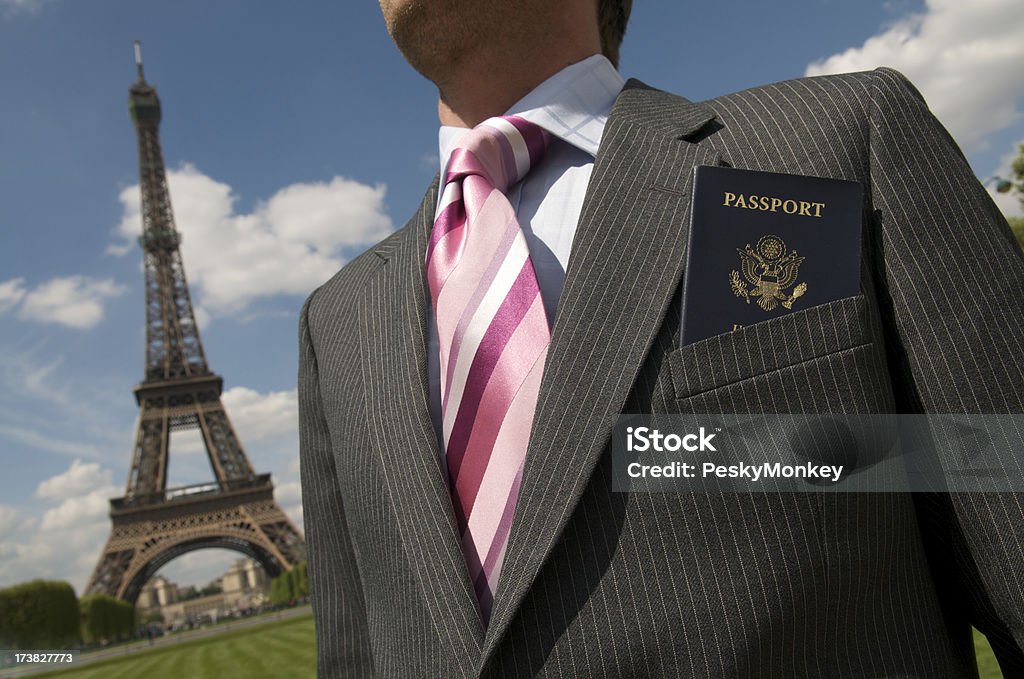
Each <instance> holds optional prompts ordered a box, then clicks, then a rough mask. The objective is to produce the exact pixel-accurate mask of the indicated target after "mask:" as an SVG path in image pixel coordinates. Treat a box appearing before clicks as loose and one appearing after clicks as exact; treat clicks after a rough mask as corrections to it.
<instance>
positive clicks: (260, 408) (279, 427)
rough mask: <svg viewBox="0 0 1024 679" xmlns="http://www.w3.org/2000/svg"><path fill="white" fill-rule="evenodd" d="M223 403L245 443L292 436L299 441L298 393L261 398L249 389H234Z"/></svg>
mask: <svg viewBox="0 0 1024 679" xmlns="http://www.w3.org/2000/svg"><path fill="white" fill-rule="evenodd" d="M221 400H222V401H223V403H224V408H225V409H227V411H228V416H229V417H230V418H231V422H232V423H233V424H234V426H235V429H236V430H237V432H238V435H239V437H240V438H241V439H242V440H243V441H258V440H261V439H266V438H270V437H275V436H288V435H291V436H294V437H295V438H296V442H297V441H298V426H299V401H298V394H297V392H296V390H295V389H292V390H290V391H275V392H270V393H268V394H261V393H259V392H257V391H254V390H252V389H249V388H247V387H232V388H231V389H228V390H227V391H225V392H224V394H223V395H222V396H221Z"/></svg>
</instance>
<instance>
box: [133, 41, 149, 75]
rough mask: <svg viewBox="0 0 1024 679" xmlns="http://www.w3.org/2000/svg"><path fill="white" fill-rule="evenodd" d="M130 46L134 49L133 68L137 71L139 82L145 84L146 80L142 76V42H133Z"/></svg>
mask: <svg viewBox="0 0 1024 679" xmlns="http://www.w3.org/2000/svg"><path fill="white" fill-rule="evenodd" d="M132 46H134V47H135V68H137V69H138V70H139V82H140V83H141V82H145V81H146V78H145V77H144V76H143V75H142V41H141V40H135V41H134V42H132Z"/></svg>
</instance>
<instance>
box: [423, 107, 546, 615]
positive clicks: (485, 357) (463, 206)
mask: <svg viewBox="0 0 1024 679" xmlns="http://www.w3.org/2000/svg"><path fill="white" fill-rule="evenodd" d="M548 139H549V136H548V133H547V132H546V131H544V130H543V129H542V128H540V127H538V126H537V125H534V124H533V123H531V122H529V121H527V120H524V119H523V118H519V117H516V116H510V117H505V118H491V119H489V120H485V121H484V122H483V123H481V124H480V125H478V126H477V127H475V128H474V129H473V130H471V131H469V132H467V133H466V135H465V136H464V137H463V138H462V140H460V142H459V145H458V147H457V148H456V149H455V151H454V152H453V153H452V155H451V159H450V161H449V164H448V172H447V174H446V176H445V186H444V192H443V193H442V195H441V204H440V208H439V209H438V216H437V219H436V220H435V221H434V228H433V232H432V233H431V238H430V245H429V246H428V249H427V257H426V268H427V282H428V285H429V286H430V296H431V301H432V303H433V305H434V316H435V318H436V320H437V339H438V348H439V350H440V373H441V414H442V421H443V438H444V445H445V450H446V458H447V462H448V477H449V483H450V487H451V494H452V504H453V506H454V509H455V517H456V521H457V522H458V526H459V531H460V533H461V537H462V551H463V553H464V554H465V556H466V564H467V566H468V567H469V576H470V580H471V581H472V582H473V586H474V588H475V590H476V595H477V599H478V600H479V602H480V613H481V616H482V618H483V622H484V625H486V624H487V623H488V621H489V620H490V614H491V606H492V604H493V602H494V592H495V590H496V588H497V584H498V577H499V575H500V574H501V564H502V560H503V559H504V556H505V547H506V545H507V544H508V534H509V527H510V525H511V523H512V515H513V512H514V511H515V506H516V496H517V495H518V493H519V483H520V480H521V478H522V473H523V462H524V461H525V459H526V448H527V444H528V443H529V440H530V427H531V425H532V424H533V413H534V409H535V408H536V406H537V393H538V390H539V389H540V378H541V374H542V373H543V371H544V360H545V358H546V356H547V350H548V344H549V342H550V341H551V333H550V330H549V329H548V322H547V316H546V315H545V313H544V304H543V302H542V301H541V296H540V288H539V287H538V285H537V275H536V273H535V272H534V269H533V263H532V262H531V261H530V253H529V250H528V249H527V246H526V239H525V238H524V236H523V231H522V229H521V228H520V227H519V222H518V221H517V220H516V214H515V210H513V209H512V205H511V204H510V203H509V201H508V198H506V197H505V192H506V191H508V189H509V188H510V187H511V186H513V185H515V184H516V182H518V181H519V180H521V179H522V178H523V177H524V176H525V175H526V173H527V172H528V171H529V170H530V168H531V167H532V166H535V165H536V164H537V163H538V162H540V159H541V156H542V154H543V153H544V150H545V149H546V147H547V144H548Z"/></svg>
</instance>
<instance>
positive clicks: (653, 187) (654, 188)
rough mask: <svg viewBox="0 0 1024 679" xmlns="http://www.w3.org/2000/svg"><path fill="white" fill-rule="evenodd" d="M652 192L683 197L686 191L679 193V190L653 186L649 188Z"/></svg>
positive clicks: (659, 185)
mask: <svg viewBox="0 0 1024 679" xmlns="http://www.w3.org/2000/svg"><path fill="white" fill-rule="evenodd" d="M651 190H652V191H661V192H662V193H671V194H673V195H676V196H685V195H686V191H680V190H679V189H673V188H672V187H671V186H662V185H661V184H655V185H653V186H652V187H651Z"/></svg>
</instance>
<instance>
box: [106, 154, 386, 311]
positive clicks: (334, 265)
mask: <svg viewBox="0 0 1024 679" xmlns="http://www.w3.org/2000/svg"><path fill="white" fill-rule="evenodd" d="M167 181H168V185H169V188H170V191H171V201H172V203H173V205H174V214H175V222H176V226H177V228H178V230H179V231H180V232H181V234H182V243H181V249H182V256H183V258H184V260H185V269H186V271H187V274H188V278H189V283H190V284H191V285H192V287H193V290H194V291H195V292H196V293H198V301H199V304H200V305H201V306H202V307H203V308H204V309H205V310H206V311H208V312H211V313H213V312H234V311H239V310H241V309H243V308H245V306H246V305H248V304H249V303H250V302H252V301H253V300H254V299H257V298H260V297H265V296H270V295H277V294H289V295H304V294H306V293H308V292H309V291H311V290H312V289H313V288H315V287H316V286H317V285H319V284H320V283H322V282H324V281H325V280H327V279H328V278H329V277H330V276H331V275H333V274H334V272H335V271H337V270H338V269H339V268H340V267H341V265H342V264H344V262H345V259H346V256H350V255H351V254H352V253H354V252H356V251H361V250H363V249H365V248H366V247H368V246H369V245H372V244H373V243H375V242H377V241H379V240H380V239H382V238H384V237H385V236H386V235H387V234H388V233H390V232H391V231H392V230H393V228H394V226H393V225H392V223H391V219H390V217H388V215H387V213H386V206H385V202H384V199H385V194H386V188H385V186H384V185H383V184H378V185H377V186H367V185H365V184H360V183H359V182H356V181H352V180H349V179H345V178H343V177H334V178H333V179H331V180H330V181H329V182H313V183H308V184H292V185H291V186H287V187H285V188H283V189H281V190H280V191H278V192H277V193H275V194H274V195H273V196H272V197H271V198H270V199H269V200H267V201H265V202H261V203H259V204H258V205H257V206H256V207H255V209H254V210H253V211H252V212H249V213H238V212H236V210H235V203H236V201H237V197H236V196H235V195H234V193H233V192H232V189H231V187H230V186H228V185H227V184H224V183H222V182H218V181H216V180H214V179H212V178H210V177H208V176H206V175H205V174H203V173H202V172H200V171H199V170H197V169H196V168H195V167H193V166H191V165H185V166H184V167H182V168H181V169H179V170H174V171H170V172H168V176H167ZM120 200H121V203H122V205H123V208H124V212H123V216H122V219H121V223H120V225H119V226H118V228H117V232H118V234H119V235H120V236H122V237H123V241H122V242H119V243H116V244H114V245H111V246H110V247H109V248H108V249H107V251H108V252H109V253H112V254H115V255H120V254H125V253H127V252H131V251H133V248H132V247H131V243H134V241H135V238H136V237H137V236H138V234H139V233H140V231H141V229H142V220H141V216H140V198H139V187H138V186H137V185H136V186H131V187H128V188H126V189H124V190H123V191H121V195H120Z"/></svg>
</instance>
